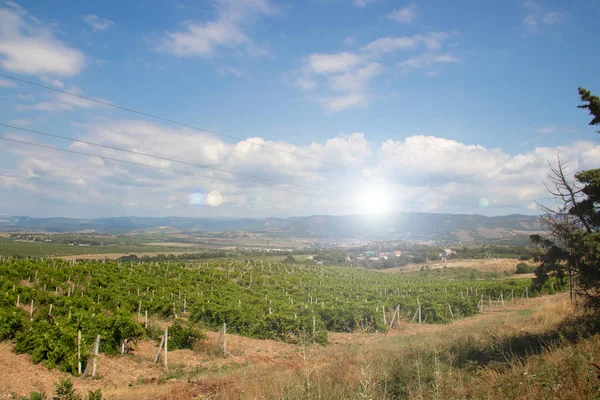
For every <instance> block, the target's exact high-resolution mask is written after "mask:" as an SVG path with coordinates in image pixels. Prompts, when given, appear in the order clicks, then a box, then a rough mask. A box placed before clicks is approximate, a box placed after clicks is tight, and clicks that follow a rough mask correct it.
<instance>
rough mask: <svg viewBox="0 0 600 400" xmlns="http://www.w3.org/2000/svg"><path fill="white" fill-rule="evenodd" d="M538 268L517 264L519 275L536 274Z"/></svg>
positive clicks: (522, 263)
mask: <svg viewBox="0 0 600 400" xmlns="http://www.w3.org/2000/svg"><path fill="white" fill-rule="evenodd" d="M535 269H536V267H535V266H534V265H529V264H527V263H524V262H521V263H518V264H517V274H531V273H533V272H535Z"/></svg>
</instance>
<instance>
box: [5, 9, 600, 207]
mask: <svg viewBox="0 0 600 400" xmlns="http://www.w3.org/2000/svg"><path fill="white" fill-rule="evenodd" d="M599 16H600V9H598V7H596V5H595V4H594V2H589V1H575V0H569V1H564V0H562V1H550V0H548V1H543V0H537V1H531V0H507V1H481V0H461V1H457V2H448V1H442V0H427V1H418V2H417V1H414V2H410V1H409V2H404V1H392V0H306V1H301V2H300V1H290V0H288V1H283V0H207V1H192V0H181V1H177V2H171V3H169V2H162V1H152V0H144V1H133V0H132V1H126V2H124V1H119V2H117V1H111V0H103V1H85V2H72V1H65V0H55V1H52V2H40V1H20V2H14V1H7V2H3V3H0V74H2V75H4V76H0V124H4V125H9V127H6V126H0V138H4V139H8V140H0V215H28V216H34V217H52V216H66V217H79V218H94V217H111V216H189V217H213V216H215V217H286V216H300V215H315V214H335V215H344V214H364V213H387V212H402V211H406V212H414V211H417V212H440V213H469V214H471V213H477V214H483V215H503V214H511V213H523V214H536V213H539V212H540V211H539V207H538V206H537V205H536V201H537V202H541V203H543V204H550V203H549V202H550V201H551V200H549V199H548V197H549V196H548V195H547V193H546V192H545V188H544V184H543V182H544V180H545V178H546V175H547V173H548V170H549V167H548V162H555V161H556V159H557V157H559V156H560V157H561V158H562V159H564V160H566V161H567V162H568V166H569V172H571V173H575V172H576V171H578V170H581V169H589V168H596V167H598V166H600V147H599V143H598V136H597V133H595V130H594V129H593V127H590V126H588V122H589V121H590V117H589V116H588V115H587V113H586V111H585V110H580V109H577V107H576V106H577V105H578V104H579V99H578V95H577V88H578V86H583V87H586V88H588V89H590V90H592V92H593V93H598V92H600V77H599V76H598V73H597V66H598V65H599V64H600V63H599V61H600V54H599V53H598V51H597V43H598V42H599V39H600V30H599V29H594V28H593V27H595V26H596V25H597V20H598V17H599ZM11 77H12V78H18V79H21V80H25V81H29V82H33V83H36V84H39V85H44V86H47V87H50V88H55V89H58V90H61V91H64V92H68V93H73V94H77V95H81V96H85V97H90V98H93V99H97V100H100V101H102V102H104V103H109V104H113V105H118V106H121V107H125V108H129V109H134V110H138V111H141V112H143V113H144V114H146V115H143V114H139V113H137V114H136V113H131V112H127V111H125V110H123V109H118V108H114V107H110V106H107V105H103V104H99V103H96V102H91V101H88V100H85V99H83V98H79V97H74V96H71V95H68V94H65V93H61V92H56V91H52V90H49V89H45V88H42V87H39V86H35V85H31V84H28V83H25V82H23V81H18V80H14V79H11ZM151 116H158V117H161V118H162V119H156V118H152V117H151ZM166 120H169V121H171V122H168V121H166ZM173 121H174V122H177V123H179V124H177V123H173ZM19 128H21V129H19ZM198 128H200V129H198ZM23 129H29V130H35V131H39V132H44V133H50V134H53V135H59V136H63V137H67V138H70V139H77V140H82V141H85V142H88V143H82V142H77V141H73V140H65V139H60V138H56V137H48V136H44V135H40V134H36V133H33V132H30V131H26V130H23ZM203 129H204V130H203ZM209 131H210V132H209ZM215 133H216V134H215ZM15 141H18V142H26V143H18V142H15ZM90 143H95V144H101V145H103V146H108V147H99V146H96V145H93V144H90ZM36 145H37V146H36ZM40 145H41V146H49V147H55V148H61V149H66V150H69V151H71V153H68V152H62V151H57V150H54V149H50V148H47V147H40ZM109 147H113V148H119V149H124V150H127V151H128V152H123V151H118V150H114V149H111V148H109ZM73 152H79V153H86V154H88V155H82V154H74V153H73ZM136 153H138V154H136ZM139 153H144V154H146V155H141V154H139ZM147 155H153V156H157V157H159V158H156V157H154V158H153V157H148V156H147ZM115 160H120V161H115ZM121 161H126V162H128V163H125V162H121ZM192 164H193V165H192ZM200 165H201V166H207V167H210V168H201V167H199V166H200Z"/></svg>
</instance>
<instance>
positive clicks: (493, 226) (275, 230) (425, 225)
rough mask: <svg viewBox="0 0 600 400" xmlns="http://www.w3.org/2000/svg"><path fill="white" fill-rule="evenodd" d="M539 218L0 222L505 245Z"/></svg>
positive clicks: (57, 228) (21, 226)
mask: <svg viewBox="0 0 600 400" xmlns="http://www.w3.org/2000/svg"><path fill="white" fill-rule="evenodd" d="M541 229H542V228H541V225H540V222H539V218H538V217H536V216H528V215H519V214H513V215H506V216H496V217H486V216H483V215H477V214H435V213H396V214H392V215H386V216H370V215H369V216H367V215H346V216H332V215H314V216H307V217H289V218H262V219H253V218H187V217H161V218H153V217H116V218H96V219H79V218H62V217H57V218H31V217H22V216H6V217H0V231H3V232H16V231H43V232H56V233H59V232H60V233H76V232H79V233H80V232H98V233H107V234H122V233H130V232H148V231H159V232H172V231H180V232H233V231H235V232H237V234H238V235H239V233H241V232H247V233H252V234H260V235H264V236H267V237H279V238H292V237H296V238H314V239H322V240H337V239H347V238H388V239H394V238H396V239H415V240H431V239H440V238H445V239H454V240H456V241H462V242H468V241H478V240H480V239H486V240H503V239H511V238H515V237H519V236H526V235H528V234H530V233H532V232H539V231H540V230H541Z"/></svg>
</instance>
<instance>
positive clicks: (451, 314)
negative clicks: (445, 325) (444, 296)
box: [448, 303, 454, 318]
mask: <svg viewBox="0 0 600 400" xmlns="http://www.w3.org/2000/svg"><path fill="white" fill-rule="evenodd" d="M448 310H450V316H451V317H452V318H454V313H453V312H452V307H450V303H448Z"/></svg>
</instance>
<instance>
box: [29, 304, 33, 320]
mask: <svg viewBox="0 0 600 400" xmlns="http://www.w3.org/2000/svg"><path fill="white" fill-rule="evenodd" d="M29 320H30V321H33V299H31V310H29Z"/></svg>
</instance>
